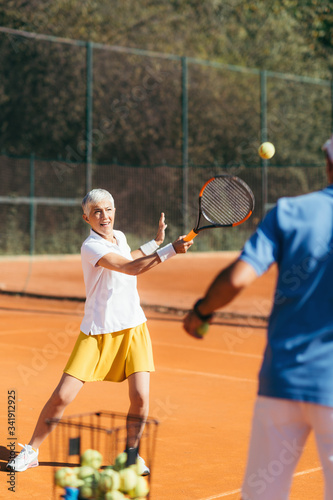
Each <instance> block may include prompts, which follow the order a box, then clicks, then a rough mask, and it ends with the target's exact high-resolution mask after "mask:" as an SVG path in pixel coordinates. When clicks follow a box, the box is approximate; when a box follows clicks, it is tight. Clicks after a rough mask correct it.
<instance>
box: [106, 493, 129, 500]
mask: <svg viewBox="0 0 333 500" xmlns="http://www.w3.org/2000/svg"><path fill="white" fill-rule="evenodd" d="M125 499H126V497H125V496H124V495H123V494H122V493H121V492H120V491H108V492H107V493H106V494H105V500H125Z"/></svg>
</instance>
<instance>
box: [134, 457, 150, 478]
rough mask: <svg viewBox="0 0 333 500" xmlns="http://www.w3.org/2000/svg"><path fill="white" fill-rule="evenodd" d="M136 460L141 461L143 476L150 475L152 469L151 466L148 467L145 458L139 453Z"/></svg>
mask: <svg viewBox="0 0 333 500" xmlns="http://www.w3.org/2000/svg"><path fill="white" fill-rule="evenodd" d="M136 460H137V462H138V463H139V467H140V473H141V476H149V474H150V469H149V467H147V465H146V462H145V461H144V460H143V458H142V457H140V455H138V458H137V459H136Z"/></svg>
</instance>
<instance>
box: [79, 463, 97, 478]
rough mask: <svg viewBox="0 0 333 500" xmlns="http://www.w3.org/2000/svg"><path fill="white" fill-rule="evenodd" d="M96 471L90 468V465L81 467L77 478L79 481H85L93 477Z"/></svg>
mask: <svg viewBox="0 0 333 500" xmlns="http://www.w3.org/2000/svg"><path fill="white" fill-rule="evenodd" d="M95 473H96V469H94V468H93V467H90V465H82V467H80V470H79V471H78V477H79V478H80V479H86V478H87V477H95Z"/></svg>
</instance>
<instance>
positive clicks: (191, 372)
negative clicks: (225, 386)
mask: <svg viewBox="0 0 333 500" xmlns="http://www.w3.org/2000/svg"><path fill="white" fill-rule="evenodd" d="M159 371H164V372H170V373H182V374H184V375H197V376H199V377H210V378H221V379H223V380H232V381H233V382H254V383H257V380H255V379H251V378H241V377H232V376H230V375H221V374H219V373H209V372H199V371H195V370H184V369H182V368H167V367H166V366H158V367H157V369H156V372H157V373H158V372H159Z"/></svg>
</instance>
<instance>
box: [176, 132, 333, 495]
mask: <svg viewBox="0 0 333 500" xmlns="http://www.w3.org/2000/svg"><path fill="white" fill-rule="evenodd" d="M323 149H324V151H325V155H326V172H327V178H328V184H329V185H328V187H326V188H325V189H323V190H321V191H317V192H314V193H310V194H307V195H303V196H298V197H294V198H281V199H280V200H279V201H278V203H277V205H276V207H275V208H273V209H272V210H271V211H270V212H269V213H268V214H267V215H266V217H265V218H264V219H263V221H262V222H261V223H260V225H259V226H258V228H257V231H256V232H255V233H254V234H253V235H252V237H251V238H250V239H249V240H248V241H247V242H246V244H245V245H244V248H243V250H242V252H241V255H240V257H239V258H238V259H237V260H236V261H235V262H234V263H232V264H231V265H230V266H229V267H227V268H226V269H224V270H223V271H222V272H221V273H220V274H219V275H218V276H217V278H216V279H215V280H214V281H213V283H212V284H211V286H210V287H209V289H208V291H207V293H206V295H205V297H203V298H202V299H200V300H199V301H198V302H197V303H196V305H195V306H194V309H193V311H190V313H189V314H188V315H187V316H186V318H185V320H184V328H185V330H186V331H187V332H188V333H189V334H190V335H192V336H194V337H197V338H201V337H199V336H198V335H197V333H196V330H197V329H198V327H199V326H200V325H202V323H203V322H204V321H209V320H210V319H211V317H212V313H213V312H214V311H215V310H216V309H219V308H221V307H223V306H225V305H226V304H228V303H229V302H230V301H231V300H232V299H233V298H234V297H235V296H236V295H237V294H238V293H239V292H240V291H241V290H242V289H243V288H244V287H246V286H248V285H249V284H250V283H252V282H253V281H254V280H255V279H256V278H257V277H258V276H260V275H261V274H262V273H264V272H265V271H267V269H268V268H269V267H270V266H271V265H272V264H273V263H275V262H276V263H277V266H278V280H277V285H276V290H275V296H274V301H273V307H272V311H271V314H270V318H269V323H268V333H267V344H266V349H265V352H264V357H263V362H262V366H261V370H260V373H259V389H258V397H257V400H256V404H255V409H254V416H253V423H252V433H251V440H250V448H249V457H248V464H247V469H246V473H245V478H244V482H243V487H242V498H243V500H286V499H288V495H289V490H290V486H291V482H292V475H293V472H294V470H295V467H296V465H297V462H298V459H299V457H300V455H301V453H302V450H303V448H304V445H305V442H306V440H307V437H308V435H309V433H310V432H311V430H313V431H314V433H315V436H316V442H317V447H318V453H319V457H320V460H321V464H322V467H323V473H324V478H325V499H327V500H328V499H333V287H332V282H333V136H332V138H331V139H330V140H328V141H327V142H326V143H325V145H324V146H323Z"/></svg>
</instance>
